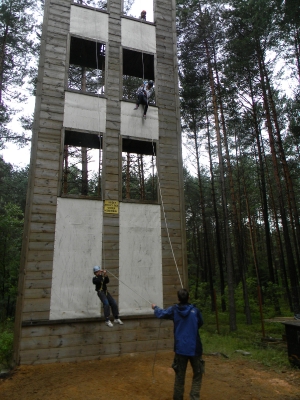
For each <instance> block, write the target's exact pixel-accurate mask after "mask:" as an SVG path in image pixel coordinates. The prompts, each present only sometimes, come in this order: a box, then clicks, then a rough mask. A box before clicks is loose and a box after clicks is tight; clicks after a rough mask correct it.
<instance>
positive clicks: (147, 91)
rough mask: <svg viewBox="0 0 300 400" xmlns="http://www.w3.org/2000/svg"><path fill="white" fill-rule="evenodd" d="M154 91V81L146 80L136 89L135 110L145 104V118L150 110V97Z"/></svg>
mask: <svg viewBox="0 0 300 400" xmlns="http://www.w3.org/2000/svg"><path fill="white" fill-rule="evenodd" d="M152 93H153V81H149V82H144V83H143V84H142V85H141V86H140V87H139V88H138V90H137V91H136V95H137V102H136V106H135V108H134V110H137V109H138V108H139V105H140V104H142V105H143V106H144V115H143V117H144V118H145V119H146V114H147V110H148V104H149V99H150V97H151V95H152Z"/></svg>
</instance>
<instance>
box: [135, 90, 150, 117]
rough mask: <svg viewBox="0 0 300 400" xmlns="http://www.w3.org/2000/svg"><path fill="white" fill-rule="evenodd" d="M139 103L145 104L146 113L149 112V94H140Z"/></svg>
mask: <svg viewBox="0 0 300 400" xmlns="http://www.w3.org/2000/svg"><path fill="white" fill-rule="evenodd" d="M136 104H137V105H139V104H143V105H144V115H146V114H147V110H148V101H147V96H145V95H144V93H143V92H141V93H139V94H138V97H137V103H136Z"/></svg>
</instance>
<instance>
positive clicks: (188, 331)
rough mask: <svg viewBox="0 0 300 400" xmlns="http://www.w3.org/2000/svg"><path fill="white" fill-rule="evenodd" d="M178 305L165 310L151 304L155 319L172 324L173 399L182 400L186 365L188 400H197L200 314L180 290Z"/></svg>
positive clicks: (200, 370) (201, 363)
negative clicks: (190, 378)
mask: <svg viewBox="0 0 300 400" xmlns="http://www.w3.org/2000/svg"><path fill="white" fill-rule="evenodd" d="M177 297H178V301H179V304H176V305H174V306H171V307H169V308H167V309H162V308H159V307H157V305H155V304H152V309H153V310H154V315H155V316H156V317H157V318H165V319H171V320H172V321H173V322H174V351H175V358H174V362H173V364H172V368H173V369H174V371H175V383H174V394H173V400H183V393H184V382H185V374H186V368H187V363H188V361H190V363H191V366H192V368H193V382H192V388H191V391H190V399H191V400H199V399H200V389H201V383H202V375H203V373H204V361H203V360H202V343H201V339H200V335H199V328H200V327H201V326H202V325H203V318H202V315H201V312H200V311H199V310H198V308H196V307H195V306H194V305H193V304H190V303H189V292H188V291H187V290H186V289H180V290H179V291H178V292H177Z"/></svg>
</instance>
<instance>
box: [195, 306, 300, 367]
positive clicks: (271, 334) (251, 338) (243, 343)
mask: <svg viewBox="0 0 300 400" xmlns="http://www.w3.org/2000/svg"><path fill="white" fill-rule="evenodd" d="M272 316H274V315H272ZM268 317H269V316H268ZM203 318H204V325H203V327H202V328H201V330H200V334H201V339H202V342H203V348H204V354H210V353H222V354H225V355H226V356H228V357H229V358H230V359H243V360H245V359H247V360H253V361H257V362H259V363H261V364H263V365H264V366H267V367H272V368H274V369H276V370H283V369H284V370H286V369H292V368H294V367H292V366H291V365H290V363H289V360H288V352H287V343H286V342H284V341H283V340H282V338H283V335H284V334H285V327H284V325H283V324H281V323H274V322H273V323H271V322H264V328H265V338H273V339H278V341H277V343H276V344H275V343H274V342H269V341H266V340H263V339H262V338H263V335H262V326H261V322H260V318H259V315H257V314H254V315H252V318H253V323H252V325H247V324H246V323H245V315H244V314H242V313H241V314H238V315H237V330H236V331H233V332H230V330H229V323H228V321H229V316H228V313H219V331H220V334H218V333H217V325H216V318H215V314H213V313H211V312H207V311H206V312H205V311H204V312H203ZM265 318H267V317H265ZM236 350H242V351H244V352H248V353H250V355H243V354H242V353H239V352H236Z"/></svg>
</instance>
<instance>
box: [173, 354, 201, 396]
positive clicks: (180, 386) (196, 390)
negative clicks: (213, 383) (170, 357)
mask: <svg viewBox="0 0 300 400" xmlns="http://www.w3.org/2000/svg"><path fill="white" fill-rule="evenodd" d="M188 361H190V363H191V366H192V368H193V382H192V388H191V391H190V400H199V399H200V389H201V383H202V374H203V372H204V364H203V363H204V362H203V360H202V359H201V356H195V357H189V356H182V355H180V354H175V358H174V362H173V365H172V367H173V369H174V371H175V383H174V394H173V400H183V393H184V382H185V374H186V368H187V363H188Z"/></svg>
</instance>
